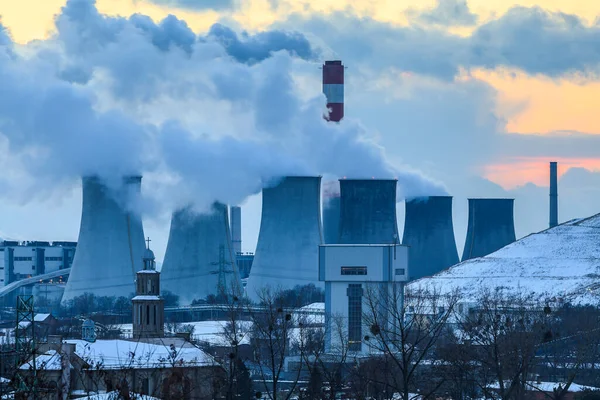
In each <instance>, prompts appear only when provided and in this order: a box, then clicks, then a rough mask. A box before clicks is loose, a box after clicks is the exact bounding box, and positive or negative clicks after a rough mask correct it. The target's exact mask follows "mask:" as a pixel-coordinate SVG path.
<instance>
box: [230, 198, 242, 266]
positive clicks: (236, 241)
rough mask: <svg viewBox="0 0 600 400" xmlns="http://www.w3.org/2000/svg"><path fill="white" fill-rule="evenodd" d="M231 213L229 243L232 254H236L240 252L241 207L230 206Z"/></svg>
mask: <svg viewBox="0 0 600 400" xmlns="http://www.w3.org/2000/svg"><path fill="white" fill-rule="evenodd" d="M230 214H231V243H232V245H233V254H234V255H236V256H237V255H238V254H239V253H241V252H242V208H241V207H230Z"/></svg>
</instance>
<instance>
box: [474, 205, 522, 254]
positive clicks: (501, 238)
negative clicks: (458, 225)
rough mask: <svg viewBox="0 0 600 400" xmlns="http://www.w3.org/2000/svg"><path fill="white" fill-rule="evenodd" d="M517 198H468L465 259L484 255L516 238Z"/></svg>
mask: <svg viewBox="0 0 600 400" xmlns="http://www.w3.org/2000/svg"><path fill="white" fill-rule="evenodd" d="M514 203H515V200H514V199H469V226H468V228H467V240H466V241H465V249H464V251H463V256H462V261H466V260H469V259H471V258H477V257H484V256H487V255H488V254H490V253H493V252H495V251H496V250H499V249H501V248H502V247H504V246H506V245H508V244H511V243H512V242H514V241H515V240H516V236H515V222H514Z"/></svg>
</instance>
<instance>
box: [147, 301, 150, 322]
mask: <svg viewBox="0 0 600 400" xmlns="http://www.w3.org/2000/svg"><path fill="white" fill-rule="evenodd" d="M146 325H150V306H149V305H148V304H146Z"/></svg>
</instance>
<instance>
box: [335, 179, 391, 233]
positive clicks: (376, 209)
mask: <svg viewBox="0 0 600 400" xmlns="http://www.w3.org/2000/svg"><path fill="white" fill-rule="evenodd" d="M396 183H397V181H396V180H395V179H340V195H341V197H340V231H339V242H338V243H341V244H393V243H399V241H400V238H399V237H398V224H397V221H396Z"/></svg>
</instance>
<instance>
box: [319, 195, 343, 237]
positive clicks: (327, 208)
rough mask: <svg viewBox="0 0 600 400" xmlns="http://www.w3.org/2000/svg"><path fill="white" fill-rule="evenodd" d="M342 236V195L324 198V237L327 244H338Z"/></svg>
mask: <svg viewBox="0 0 600 400" xmlns="http://www.w3.org/2000/svg"><path fill="white" fill-rule="evenodd" d="M339 238H340V197H339V196H333V197H329V198H324V199H323V239H324V240H325V244H337V243H338V240H339Z"/></svg>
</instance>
